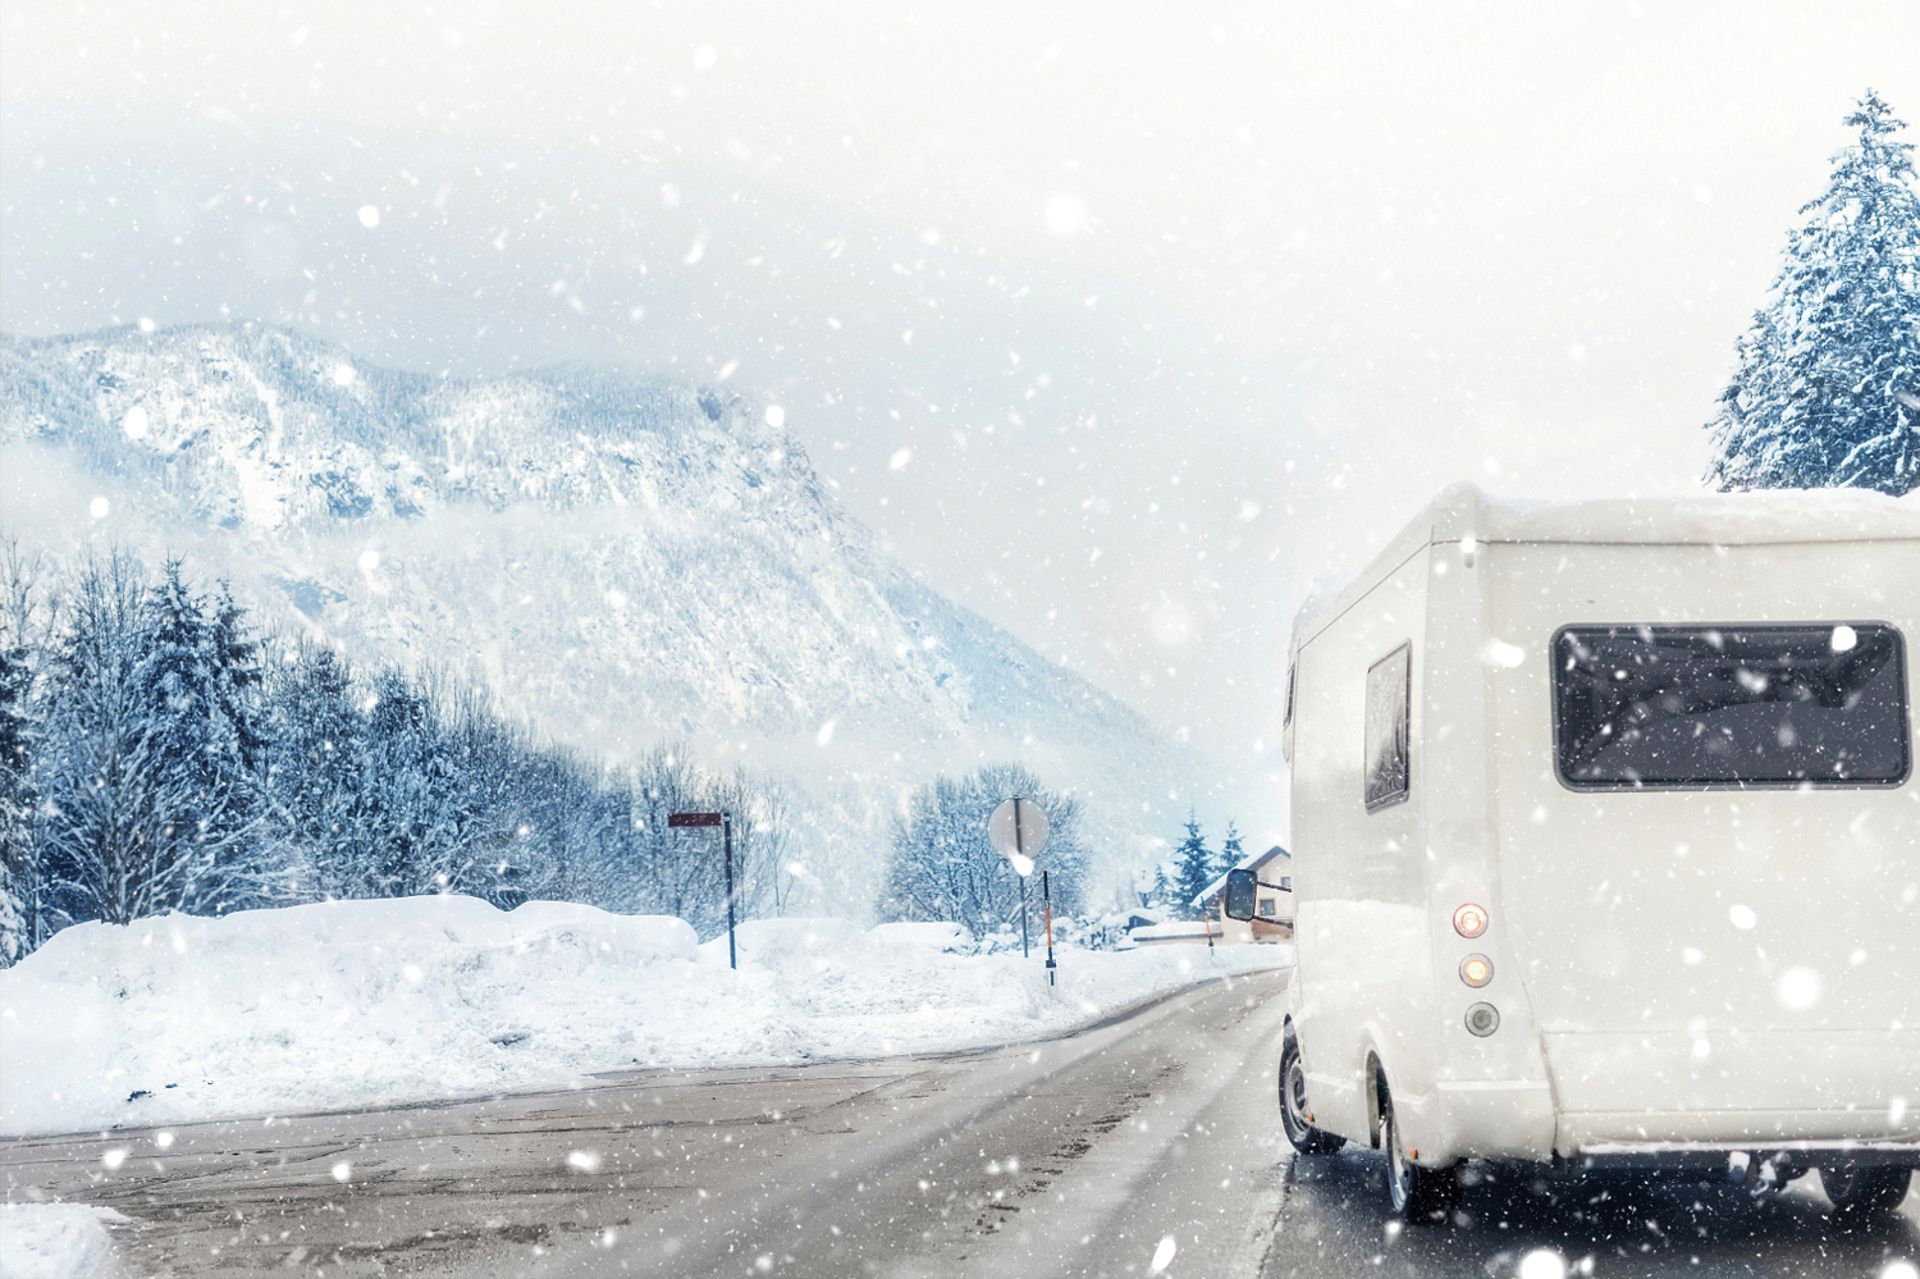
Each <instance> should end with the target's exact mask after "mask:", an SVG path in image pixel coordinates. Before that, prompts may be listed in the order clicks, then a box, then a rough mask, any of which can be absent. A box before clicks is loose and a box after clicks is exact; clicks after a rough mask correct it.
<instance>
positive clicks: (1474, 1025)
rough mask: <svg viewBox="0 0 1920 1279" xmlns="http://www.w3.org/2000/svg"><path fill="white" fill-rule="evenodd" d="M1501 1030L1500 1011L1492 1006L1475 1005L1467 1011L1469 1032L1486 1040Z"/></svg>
mask: <svg viewBox="0 0 1920 1279" xmlns="http://www.w3.org/2000/svg"><path fill="white" fill-rule="evenodd" d="M1498 1029H1500V1010H1499V1009H1498V1008H1495V1007H1494V1006H1493V1005H1492V1004H1475V1005H1473V1006H1472V1007H1470V1008H1468V1009H1467V1032H1468V1033H1469V1034H1473V1035H1478V1036H1479V1037H1480V1038H1482V1039H1485V1038H1486V1037H1487V1036H1488V1035H1491V1034H1492V1033H1493V1032H1494V1031H1496V1030H1498Z"/></svg>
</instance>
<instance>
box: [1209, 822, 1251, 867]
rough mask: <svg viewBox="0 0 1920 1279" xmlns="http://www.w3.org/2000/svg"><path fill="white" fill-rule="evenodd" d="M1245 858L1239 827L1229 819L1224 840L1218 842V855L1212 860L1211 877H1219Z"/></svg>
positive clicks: (1245, 852)
mask: <svg viewBox="0 0 1920 1279" xmlns="http://www.w3.org/2000/svg"><path fill="white" fill-rule="evenodd" d="M1246 856H1247V850H1246V848H1245V846H1244V844H1243V841H1242V840H1241V837H1240V827H1239V826H1238V825H1237V824H1235V823H1234V821H1233V820H1232V819H1231V818H1229V819H1228V821H1227V834H1226V838H1225V839H1223V840H1222V841H1221V842H1220V855H1219V856H1218V857H1216V858H1215V859H1214V862H1213V875H1214V878H1216V879H1218V878H1219V877H1220V876H1222V875H1224V874H1226V873H1227V872H1228V871H1230V870H1232V869H1233V868H1234V867H1235V866H1238V865H1239V864H1240V863H1241V862H1242V861H1243V860H1245V858H1246Z"/></svg>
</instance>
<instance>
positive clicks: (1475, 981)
mask: <svg viewBox="0 0 1920 1279" xmlns="http://www.w3.org/2000/svg"><path fill="white" fill-rule="evenodd" d="M1460 980H1461V981H1463V982H1465V983H1467V985H1469V986H1471V987H1473V988H1474V989H1475V990H1478V989H1480V988H1481V987H1482V986H1484V985H1486V984H1487V983H1488V982H1490V981H1492V980H1493V961H1492V960H1491V959H1488V958H1487V957H1486V956H1485V955H1481V954H1477V953H1476V954H1472V955H1468V956H1467V957H1466V958H1465V959H1463V960H1461V961H1460Z"/></svg>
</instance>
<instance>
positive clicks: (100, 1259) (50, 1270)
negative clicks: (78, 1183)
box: [0, 1203, 126, 1279]
mask: <svg viewBox="0 0 1920 1279" xmlns="http://www.w3.org/2000/svg"><path fill="white" fill-rule="evenodd" d="M125 1220H126V1218H125V1217H123V1216H121V1215H120V1214H119V1213H117V1212H115V1211H113V1210H112V1209H111V1208H91V1207H88V1206H87V1205H86V1204H65V1203H60V1204H28V1203H10V1204H0V1275H4V1276H5V1277H6V1279H109V1276H113V1275H117V1274H119V1273H120V1268H119V1267H118V1266H117V1265H116V1264H115V1263H114V1259H113V1241H112V1239H110V1238H109V1237H108V1235H107V1224H108V1223H109V1222H117V1221H125Z"/></svg>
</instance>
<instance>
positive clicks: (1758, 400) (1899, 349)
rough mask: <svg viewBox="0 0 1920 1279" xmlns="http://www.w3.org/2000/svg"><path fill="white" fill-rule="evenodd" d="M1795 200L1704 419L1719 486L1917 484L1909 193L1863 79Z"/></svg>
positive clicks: (1914, 257) (1915, 297)
mask: <svg viewBox="0 0 1920 1279" xmlns="http://www.w3.org/2000/svg"><path fill="white" fill-rule="evenodd" d="M1846 123H1847V124H1848V125H1849V126H1851V127H1852V128H1854V129H1857V130H1858V137H1857V139H1856V141H1855V142H1854V144H1853V145H1851V146H1849V147H1847V148H1845V149H1844V150H1842V151H1841V152H1840V153H1839V154H1838V155H1836V156H1835V157H1834V169H1833V176H1832V178H1831V180H1830V181H1829V182H1828V184H1827V189H1826V190H1825V191H1824V192H1822V193H1821V194H1820V195H1819V196H1818V197H1817V198H1815V199H1814V200H1812V201H1810V202H1809V203H1808V204H1806V205H1805V206H1803V207H1802V208H1801V210H1800V212H1801V214H1802V215H1803V216H1804V218H1805V220H1804V221H1803V222H1802V223H1801V225H1800V226H1799V227H1798V228H1796V229H1795V230H1794V231H1793V232H1792V233H1791V235H1790V236H1789V238H1788V242H1787V247H1786V250H1785V252H1784V254H1783V258H1782V262H1781V266H1780V272H1779V274H1778V275H1777V276H1776V277H1775V278H1774V281H1773V286H1772V289H1771V291H1770V293H1769V296H1768V299H1767V301H1766V304H1765V305H1764V306H1763V307H1762V308H1761V309H1760V311H1759V312H1758V313H1757V314H1756V315H1755V316H1754V320H1753V325H1752V327H1751V328H1749V329H1748V330H1747V332H1746V334H1745V335H1744V336H1742V337H1741V338H1740V340H1739V343H1738V347H1737V367H1736V369H1735V371H1734V374H1733V377H1732V379H1731V380H1730V381H1729V383H1728V384H1727V388H1726V390H1725V391H1724V392H1723V393H1722V394H1721V397H1720V405H1719V410H1718V412H1717V413H1716V414H1715V416H1714V418H1713V420H1712V421H1711V422H1710V423H1709V424H1708V429H1709V430H1710V432H1711V433H1712V440H1713V447H1714V457H1713V461H1712V463H1711V464H1710V465H1709V467H1708V471H1707V478H1708V480H1709V481H1710V482H1711V483H1713V484H1716V485H1717V486H1718V487H1720V488H1722V489H1767V488H1827V487H1854V488H1868V489H1877V490H1879V491H1881V492H1884V493H1893V494H1901V493H1907V492H1910V491H1912V490H1913V489H1914V488H1916V487H1920V194H1916V192H1915V188H1914V170H1913V145H1912V144H1911V143H1908V142H1904V141H1901V140H1899V138H1898V137H1897V135H1898V133H1899V131H1900V130H1901V129H1902V128H1904V127H1905V126H1904V124H1903V122H1902V121H1900V120H1898V119H1896V118H1895V117H1894V114H1893V111H1892V109H1891V108H1890V107H1889V106H1888V105H1887V103H1886V101H1885V100H1884V99H1882V98H1881V97H1880V96H1879V95H1878V94H1877V93H1874V92H1873V91H1871V90H1869V91H1868V92H1867V94H1866V96H1865V97H1863V98H1862V99H1861V100H1860V103H1859V106H1858V108H1857V109H1856V110H1855V111H1854V112H1853V113H1852V114H1851V115H1849V116H1848V117H1847V119H1846Z"/></svg>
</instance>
